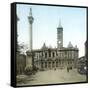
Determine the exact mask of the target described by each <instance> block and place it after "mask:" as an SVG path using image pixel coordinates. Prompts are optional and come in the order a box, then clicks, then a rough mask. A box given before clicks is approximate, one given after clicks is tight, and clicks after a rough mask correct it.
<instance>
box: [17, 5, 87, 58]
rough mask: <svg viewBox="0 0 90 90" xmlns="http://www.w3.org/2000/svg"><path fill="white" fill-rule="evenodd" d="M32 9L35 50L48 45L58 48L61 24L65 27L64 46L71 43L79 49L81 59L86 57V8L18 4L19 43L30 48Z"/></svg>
mask: <svg viewBox="0 0 90 90" xmlns="http://www.w3.org/2000/svg"><path fill="white" fill-rule="evenodd" d="M30 8H32V16H33V18H34V22H33V49H39V48H41V47H42V46H43V43H46V46H48V47H53V48H55V47H57V27H58V25H59V22H61V25H62V27H63V46H64V47H67V46H68V44H69V42H70V41H71V43H72V45H73V47H75V45H77V47H78V48H79V57H81V56H83V55H84V52H85V51H84V49H85V48H84V43H85V41H86V8H75V7H61V6H42V5H28V4H17V16H18V17H19V21H18V23H17V24H18V25H17V26H18V27H17V30H18V42H19V43H20V44H21V43H23V44H25V45H27V46H28V47H29V37H30V34H29V21H28V16H29V12H30Z"/></svg>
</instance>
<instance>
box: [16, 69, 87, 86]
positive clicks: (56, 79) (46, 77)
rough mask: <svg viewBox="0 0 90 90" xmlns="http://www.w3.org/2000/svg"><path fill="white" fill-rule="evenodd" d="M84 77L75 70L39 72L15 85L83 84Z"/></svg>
mask: <svg viewBox="0 0 90 90" xmlns="http://www.w3.org/2000/svg"><path fill="white" fill-rule="evenodd" d="M85 81H86V75H81V74H79V73H78V72H77V70H76V69H73V70H70V71H69V72H67V70H66V69H62V70H60V69H56V70H47V71H39V72H37V73H36V74H35V75H31V76H28V77H27V79H26V80H24V81H23V82H22V83H17V85H18V86H22V85H23V86H24V85H41V84H58V83H74V82H85Z"/></svg>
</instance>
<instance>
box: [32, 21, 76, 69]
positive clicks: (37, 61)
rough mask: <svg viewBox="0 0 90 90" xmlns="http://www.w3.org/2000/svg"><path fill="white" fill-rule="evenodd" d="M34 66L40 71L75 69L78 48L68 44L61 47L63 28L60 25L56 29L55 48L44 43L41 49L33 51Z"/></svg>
mask: <svg viewBox="0 0 90 90" xmlns="http://www.w3.org/2000/svg"><path fill="white" fill-rule="evenodd" d="M33 52H34V66H36V67H37V68H39V69H41V70H47V69H56V68H60V69H62V68H67V67H71V68H75V67H76V66H77V60H78V48H77V46H75V47H73V45H72V44H71V42H69V44H68V46H67V47H63V27H62V26H61V23H59V26H58V28H57V48H51V47H47V46H46V44H45V43H44V44H43V46H42V48H41V49H37V50H33Z"/></svg>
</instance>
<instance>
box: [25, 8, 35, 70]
mask: <svg viewBox="0 0 90 90" xmlns="http://www.w3.org/2000/svg"><path fill="white" fill-rule="evenodd" d="M28 21H29V42H30V45H29V46H30V47H29V51H27V58H26V70H27V71H31V70H32V69H33V52H32V30H33V29H32V24H33V21H34V18H33V16H32V9H31V8H30V13H29V16H28Z"/></svg>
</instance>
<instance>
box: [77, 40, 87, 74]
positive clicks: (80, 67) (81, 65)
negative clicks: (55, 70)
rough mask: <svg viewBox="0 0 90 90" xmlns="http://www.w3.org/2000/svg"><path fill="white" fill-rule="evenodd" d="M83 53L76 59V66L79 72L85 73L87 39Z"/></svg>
mask: <svg viewBox="0 0 90 90" xmlns="http://www.w3.org/2000/svg"><path fill="white" fill-rule="evenodd" d="M84 45H85V55H84V56H82V57H80V58H79V59H78V63H77V68H78V71H79V73H82V74H86V73H87V68H88V67H87V66H88V48H87V45H88V44H87V41H86V42H85V44H84Z"/></svg>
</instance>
